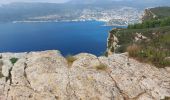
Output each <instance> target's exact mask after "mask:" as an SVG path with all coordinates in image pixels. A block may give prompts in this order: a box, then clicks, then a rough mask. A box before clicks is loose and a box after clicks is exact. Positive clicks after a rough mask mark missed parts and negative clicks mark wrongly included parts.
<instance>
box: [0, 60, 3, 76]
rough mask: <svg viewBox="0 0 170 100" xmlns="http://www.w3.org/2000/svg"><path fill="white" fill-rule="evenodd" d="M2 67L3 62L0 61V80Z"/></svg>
mask: <svg viewBox="0 0 170 100" xmlns="http://www.w3.org/2000/svg"><path fill="white" fill-rule="evenodd" d="M2 66H3V62H2V60H0V78H1V77H3V75H2Z"/></svg>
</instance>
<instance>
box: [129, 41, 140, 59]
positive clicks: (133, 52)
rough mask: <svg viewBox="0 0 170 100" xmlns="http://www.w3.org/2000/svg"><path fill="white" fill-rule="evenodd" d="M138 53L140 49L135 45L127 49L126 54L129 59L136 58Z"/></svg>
mask: <svg viewBox="0 0 170 100" xmlns="http://www.w3.org/2000/svg"><path fill="white" fill-rule="evenodd" d="M139 51H140V47H139V46H138V45H136V44H133V45H130V46H128V47H127V52H128V53H129V56H130V57H137V56H138V53H139Z"/></svg>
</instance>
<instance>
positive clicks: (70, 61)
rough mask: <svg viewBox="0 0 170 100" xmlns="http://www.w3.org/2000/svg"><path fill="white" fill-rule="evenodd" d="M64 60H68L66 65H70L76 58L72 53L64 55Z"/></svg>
mask: <svg viewBox="0 0 170 100" xmlns="http://www.w3.org/2000/svg"><path fill="white" fill-rule="evenodd" d="M66 60H67V62H68V65H69V66H71V65H72V64H73V62H74V61H76V60H77V59H76V58H75V57H74V56H72V55H68V56H66Z"/></svg>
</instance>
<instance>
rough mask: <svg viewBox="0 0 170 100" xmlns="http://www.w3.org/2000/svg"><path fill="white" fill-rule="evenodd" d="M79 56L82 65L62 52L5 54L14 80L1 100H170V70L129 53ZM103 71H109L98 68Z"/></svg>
mask: <svg viewBox="0 0 170 100" xmlns="http://www.w3.org/2000/svg"><path fill="white" fill-rule="evenodd" d="M16 55H20V56H16ZM21 55H22V56H21ZM12 57H17V58H19V60H18V61H17V62H16V63H15V64H14V65H12V64H9V63H10V61H9V62H8V61H7V60H10V58H12ZM74 57H75V58H76V60H75V61H74V62H73V63H72V64H71V65H69V64H68V62H67V60H66V59H65V58H64V57H63V56H62V55H61V54H60V53H59V51H56V50H53V51H43V52H30V53H22V54H12V53H10V55H9V53H8V54H7V55H5V53H4V54H3V57H2V59H1V60H2V61H3V62H5V66H7V65H10V66H11V68H10V70H8V73H9V74H8V75H5V74H4V77H2V78H0V100H160V99H164V98H165V97H170V73H169V72H168V70H167V69H158V68H156V67H154V66H152V65H148V64H145V63H140V62H138V61H136V60H133V59H130V58H128V57H127V54H114V55H110V56H109V57H104V56H103V57H96V56H94V55H91V54H87V53H81V54H78V55H75V56H74ZM7 62H8V63H7ZM103 66H106V68H100V69H98V67H103ZM7 69H9V68H7Z"/></svg>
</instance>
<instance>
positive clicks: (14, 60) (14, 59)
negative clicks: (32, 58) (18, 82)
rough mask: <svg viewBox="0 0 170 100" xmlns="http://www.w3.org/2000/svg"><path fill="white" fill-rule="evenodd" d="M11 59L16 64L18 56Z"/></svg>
mask: <svg viewBox="0 0 170 100" xmlns="http://www.w3.org/2000/svg"><path fill="white" fill-rule="evenodd" d="M10 61H11V63H12V64H13V65H14V64H15V63H16V62H17V61H18V58H11V59H10Z"/></svg>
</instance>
